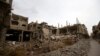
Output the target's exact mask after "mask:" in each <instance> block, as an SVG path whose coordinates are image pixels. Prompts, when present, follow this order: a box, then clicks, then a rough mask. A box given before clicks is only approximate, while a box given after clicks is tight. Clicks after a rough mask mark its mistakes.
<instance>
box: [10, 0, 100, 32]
mask: <svg viewBox="0 0 100 56" xmlns="http://www.w3.org/2000/svg"><path fill="white" fill-rule="evenodd" d="M12 6H13V9H14V10H13V11H12V12H13V13H16V14H19V15H22V16H26V17H29V22H32V21H33V22H35V21H36V20H38V22H42V21H45V22H47V23H48V24H49V25H54V26H57V24H58V23H59V24H60V25H62V26H65V25H66V21H67V22H68V23H70V24H74V23H76V17H77V18H78V19H79V21H80V23H83V24H85V25H86V26H87V28H88V30H89V33H90V32H91V31H92V26H93V25H96V24H98V22H99V20H100V0H13V5H12Z"/></svg>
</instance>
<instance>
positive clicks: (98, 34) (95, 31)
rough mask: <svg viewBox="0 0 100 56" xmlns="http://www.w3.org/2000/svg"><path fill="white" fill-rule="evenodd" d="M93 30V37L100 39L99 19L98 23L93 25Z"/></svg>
mask: <svg viewBox="0 0 100 56" xmlns="http://www.w3.org/2000/svg"><path fill="white" fill-rule="evenodd" d="M92 31H93V33H92V37H93V38H94V39H100V21H99V23H98V25H94V26H93V27H92Z"/></svg>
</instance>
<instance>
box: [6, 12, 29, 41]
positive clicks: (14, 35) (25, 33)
mask: <svg viewBox="0 0 100 56" xmlns="http://www.w3.org/2000/svg"><path fill="white" fill-rule="evenodd" d="M30 37H31V31H29V30H28V18H27V17H24V16H20V15H16V14H13V13H12V14H11V17H10V19H9V28H8V30H7V34H6V40H8V41H21V42H23V41H30Z"/></svg>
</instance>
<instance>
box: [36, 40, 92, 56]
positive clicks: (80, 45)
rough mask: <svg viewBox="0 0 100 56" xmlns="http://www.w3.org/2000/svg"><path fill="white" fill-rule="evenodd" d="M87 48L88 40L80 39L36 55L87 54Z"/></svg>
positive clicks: (73, 55) (88, 46)
mask: <svg viewBox="0 0 100 56" xmlns="http://www.w3.org/2000/svg"><path fill="white" fill-rule="evenodd" d="M89 49H90V40H89V39H82V40H80V41H79V42H77V43H76V44H74V45H72V46H65V47H64V48H61V49H58V50H55V51H51V52H49V53H43V54H39V55H36V56H87V54H88V52H89Z"/></svg>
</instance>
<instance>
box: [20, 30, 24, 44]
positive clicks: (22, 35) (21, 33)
mask: <svg viewBox="0 0 100 56" xmlns="http://www.w3.org/2000/svg"><path fill="white" fill-rule="evenodd" d="M23 32H24V31H22V33H21V42H23Z"/></svg>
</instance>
